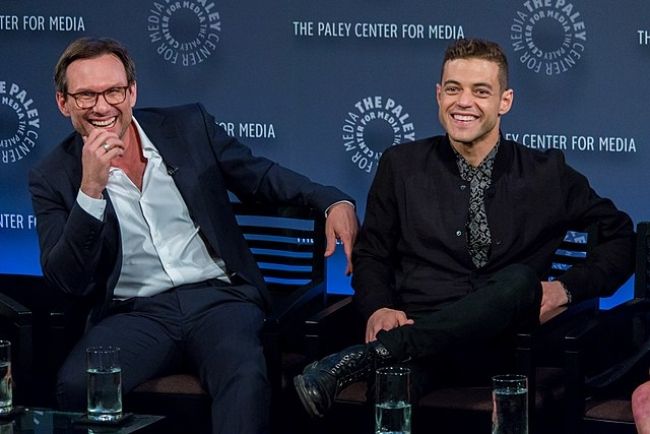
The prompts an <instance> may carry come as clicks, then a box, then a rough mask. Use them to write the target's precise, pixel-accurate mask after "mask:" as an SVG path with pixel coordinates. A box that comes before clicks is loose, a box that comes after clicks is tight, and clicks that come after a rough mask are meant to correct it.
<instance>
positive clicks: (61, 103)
mask: <svg viewBox="0 0 650 434" xmlns="http://www.w3.org/2000/svg"><path fill="white" fill-rule="evenodd" d="M55 98H56V106H57V107H58V108H59V111H60V112H61V113H62V114H63V116H65V117H68V118H69V117H70V110H68V106H67V105H66V103H67V99H66V97H65V95H64V94H63V93H62V92H57V93H56V95H55Z"/></svg>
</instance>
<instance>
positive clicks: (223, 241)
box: [30, 38, 357, 434]
mask: <svg viewBox="0 0 650 434" xmlns="http://www.w3.org/2000/svg"><path fill="white" fill-rule="evenodd" d="M55 85H56V102H57V105H58V108H59V110H60V111H61V113H63V115H65V116H67V117H69V118H70V119H71V121H72V125H73V126H74V129H75V132H74V133H73V134H72V135H70V136H69V137H67V138H66V139H65V140H64V141H63V142H62V143H61V144H60V145H59V146H58V147H56V148H55V149H54V150H53V151H52V152H51V153H50V154H49V155H48V156H47V157H46V158H45V159H44V160H43V161H42V162H40V163H39V164H38V165H37V166H36V167H35V168H33V170H32V171H31V172H30V191H31V193H32V199H33V204H34V209H35V211H36V215H37V219H38V234H39V240H40V247H41V264H42V268H43V273H44V275H45V277H46V278H47V279H48V281H50V282H51V283H52V284H53V285H54V286H55V287H57V288H59V289H61V290H62V291H63V292H66V293H69V294H73V295H76V296H84V297H86V298H87V299H89V300H92V301H93V302H94V307H93V309H92V311H91V313H90V315H89V321H88V328H87V330H86V333H85V334H84V336H83V337H82V338H81V340H80V341H79V342H78V343H77V344H76V346H75V347H74V348H73V350H72V352H71V353H70V355H69V356H68V357H67V359H66V361H65V362H64V364H63V366H62V368H61V370H60V372H59V377H58V383H57V398H58V400H59V403H60V405H61V407H63V408H64V409H74V410H81V409H83V408H85V402H86V379H85V375H83V373H84V372H85V369H84V364H85V349H86V348H88V347H91V346H98V345H104V346H105V345H112V346H117V347H120V349H121V352H120V358H121V360H120V362H121V366H122V381H123V383H122V384H123V392H124V393H128V392H129V391H130V390H131V389H133V388H134V387H135V386H137V385H138V384H140V383H143V382H144V381H146V380H148V379H150V378H152V377H155V376H160V375H164V374H166V373H169V372H173V370H174V369H176V368H178V367H179V365H180V363H181V362H183V361H184V360H188V361H189V362H190V364H191V365H192V366H195V367H196V368H197V373H198V375H199V377H200V379H201V382H202V384H203V386H204V388H205V390H207V391H208V392H209V393H210V395H211V397H212V399H213V404H212V406H213V407H212V420H213V432H215V433H224V434H232V433H251V434H257V433H263V432H268V417H269V415H268V402H269V390H268V389H269V388H268V382H267V378H266V369H265V362H264V357H263V353H262V347H261V344H260V341H259V336H258V335H259V332H260V329H261V327H262V324H263V320H264V311H265V310H266V308H267V307H268V304H269V303H268V302H269V301H268V294H267V291H266V289H265V285H264V281H263V278H262V277H261V274H260V272H259V269H258V268H257V266H256V264H255V261H254V259H253V257H252V255H251V253H250V251H249V250H248V249H247V247H246V243H245V240H244V239H243V237H242V235H241V233H240V231H239V230H238V229H237V224H236V221H235V217H234V215H233V212H232V209H231V207H230V205H229V200H228V193H227V190H230V191H232V192H233V193H235V194H236V195H238V196H239V197H241V198H244V199H253V200H255V199H256V200H260V201H266V202H279V203H292V204H297V205H309V206H312V207H314V208H316V209H319V210H321V211H322V212H325V213H326V215H327V221H326V228H325V230H326V235H327V248H326V252H325V254H326V256H328V255H331V254H332V253H333V251H334V248H335V244H336V238H339V239H340V240H341V241H342V242H343V245H344V249H345V252H346V255H347V256H348V269H347V270H346V271H348V272H349V271H351V268H350V266H349V264H350V262H349V261H350V252H351V247H352V244H353V243H354V240H355V237H356V233H357V220H356V215H355V211H354V206H353V205H352V203H351V201H352V199H351V198H350V197H349V196H347V195H345V194H344V193H342V192H341V191H339V190H337V189H336V188H333V187H325V186H322V185H319V184H316V183H313V182H311V181H310V180H309V179H307V178H306V177H304V176H302V175H299V174H297V173H295V172H292V171H290V170H288V169H285V168H283V167H281V166H279V165H277V164H276V163H274V162H272V161H269V160H267V159H265V158H260V157H255V156H253V155H252V153H251V152H250V150H249V149H248V148H246V147H245V146H243V145H242V144H240V143H239V142H237V141H236V140H235V139H233V138H231V137H228V136H227V135H226V133H225V132H224V131H223V130H222V129H221V128H219V127H218V126H217V125H216V123H215V120H214V118H213V117H212V116H211V115H209V114H208V113H207V112H206V111H205V109H204V108H203V107H202V106H201V105H199V104H194V105H186V106H180V107H172V108H164V109H163V108H157V109H142V110H133V107H134V106H135V103H136V96H137V86H136V80H135V66H134V63H133V60H132V59H131V58H130V57H129V55H128V53H127V51H126V49H125V48H124V47H123V46H121V45H120V44H119V43H118V42H116V41H114V40H110V39H96V38H81V39H79V40H76V41H74V42H73V43H72V44H70V45H69V46H68V47H67V48H66V50H65V51H64V53H63V54H62V56H61V58H60V59H59V61H58V63H57V65H56V68H55Z"/></svg>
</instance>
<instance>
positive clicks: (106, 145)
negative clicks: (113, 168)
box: [102, 142, 111, 152]
mask: <svg viewBox="0 0 650 434" xmlns="http://www.w3.org/2000/svg"><path fill="white" fill-rule="evenodd" d="M102 148H104V151H106V152H108V151H110V150H111V145H109V144H108V143H106V142H104V143H102Z"/></svg>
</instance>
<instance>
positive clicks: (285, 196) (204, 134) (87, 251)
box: [29, 104, 352, 322]
mask: <svg viewBox="0 0 650 434" xmlns="http://www.w3.org/2000/svg"><path fill="white" fill-rule="evenodd" d="M134 117H135V118H136V119H137V120H138V123H139V124H140V126H141V127H142V129H143V130H144V131H145V133H146V134H147V136H148V137H149V138H150V139H151V141H152V142H153V144H154V145H155V146H156V148H157V149H158V151H159V152H160V155H161V156H162V159H163V161H164V162H165V165H166V166H167V169H168V173H170V174H171V175H172V177H173V179H174V182H175V183H176V185H177V187H178V189H179V191H180V193H181V195H182V197H183V199H184V200H185V203H186V205H187V207H188V209H189V212H190V215H191V217H192V219H193V220H194V222H195V224H196V225H197V226H198V227H200V228H201V235H202V238H203V239H204V241H205V242H206V244H207V245H208V248H209V249H210V250H211V252H213V253H214V254H216V255H217V256H219V257H221V258H222V259H223V260H224V262H225V264H226V267H227V271H228V272H229V273H233V274H236V275H238V276H239V277H241V278H242V279H243V280H245V281H247V282H249V283H251V284H252V285H253V286H255V287H256V288H258V289H259V291H260V292H261V299H262V300H264V302H263V303H264V304H265V306H263V307H265V308H266V307H268V306H269V300H268V294H267V291H266V287H265V285H264V280H263V278H262V276H261V274H260V272H259V269H258V268H257V265H256V263H255V261H254V259H253V257H252V255H251V253H250V251H249V250H248V248H247V246H246V242H245V240H244V238H243V236H242V234H241V232H240V230H239V227H238V225H237V222H236V220H235V216H234V214H233V212H232V209H231V206H230V200H229V198H228V190H230V191H231V192H233V193H235V194H236V195H237V196H238V197H239V198H240V199H241V200H242V201H247V200H259V201H262V202H273V203H287V204H296V205H307V206H311V207H313V208H316V209H318V210H320V211H322V212H324V211H325V209H326V208H327V207H328V206H329V205H331V204H332V203H334V202H336V201H339V200H352V199H351V198H350V197H349V196H347V195H345V194H344V193H342V192H341V191H339V190H337V189H336V188H333V187H325V186H322V185H320V184H316V183H314V182H312V181H310V180H309V179H308V178H306V177H304V176H302V175H299V174H297V173H295V172H293V171H291V170H288V169H286V168H283V167H281V166H279V165H278V164H276V163H274V162H272V161H270V160H268V159H266V158H261V157H255V156H253V155H252V153H251V152H250V150H249V149H248V148H247V147H245V146H244V145H242V144H241V143H239V142H238V141H237V140H235V139H233V138H231V137H229V136H228V135H227V134H226V133H225V132H224V131H223V129H221V128H220V127H219V126H218V125H216V123H215V121H214V118H213V117H212V116H211V115H210V114H208V113H207V112H206V111H205V109H204V108H203V107H202V106H201V105H199V104H194V105H186V106H179V107H172V108H164V109H163V108H156V109H142V110H135V111H134ZM82 147H83V141H82V138H81V136H80V135H79V134H78V133H73V134H72V135H70V136H69V137H68V138H66V139H65V140H64V141H63V142H62V143H61V144H60V145H59V146H57V147H56V148H55V149H54V150H53V151H52V152H51V153H50V154H49V155H48V156H47V157H45V159H44V160H43V161H41V162H40V163H39V164H38V165H37V166H36V167H34V168H33V169H32V170H31V171H30V177H29V184H30V185H29V186H30V191H31V194H32V201H33V206H34V210H35V213H36V216H37V229H38V234H39V242H40V248H41V266H42V268H43V273H44V275H45V277H46V278H47V279H48V281H50V283H52V284H53V285H54V286H56V287H57V288H60V289H61V290H63V291H64V292H67V293H70V294H75V295H80V296H88V297H91V298H92V302H93V304H94V305H95V309H93V312H92V314H91V317H90V321H91V322H95V321H97V320H99V319H101V318H102V317H103V316H104V314H105V312H106V308H107V307H108V306H109V303H110V301H111V300H112V297H113V290H114V288H115V285H116V284H117V280H118V278H119V275H120V270H121V259H122V251H121V240H120V230H119V226H118V220H117V217H116V214H115V211H114V209H113V206H112V204H111V201H110V195H109V194H108V192H107V191H104V197H106V198H107V200H108V204H107V208H106V213H105V216H104V221H98V220H97V219H95V218H94V217H92V216H90V215H89V214H88V213H86V212H85V211H84V210H83V209H82V208H81V207H80V206H79V205H78V204H77V202H76V197H77V193H78V191H79V186H80V184H81V174H82V171H81V170H82V168H81V150H82Z"/></svg>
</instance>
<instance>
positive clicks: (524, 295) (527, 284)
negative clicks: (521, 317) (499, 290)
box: [495, 264, 542, 304]
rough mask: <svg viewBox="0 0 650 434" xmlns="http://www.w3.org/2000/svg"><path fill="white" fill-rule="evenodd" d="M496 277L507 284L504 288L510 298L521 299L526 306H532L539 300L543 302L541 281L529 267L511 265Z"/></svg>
mask: <svg viewBox="0 0 650 434" xmlns="http://www.w3.org/2000/svg"><path fill="white" fill-rule="evenodd" d="M495 277H497V278H498V279H502V280H503V281H504V283H506V285H504V287H505V290H506V292H507V293H508V297H515V298H521V299H522V302H524V303H525V304H532V303H534V302H535V301H536V300H537V299H539V301H540V302H541V293H542V286H541V281H540V279H539V276H538V275H537V273H536V272H535V270H534V269H533V268H531V267H529V266H528V265H524V264H512V265H509V266H507V267H505V268H503V269H502V270H501V271H499V272H498V273H497V274H496V275H495Z"/></svg>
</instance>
